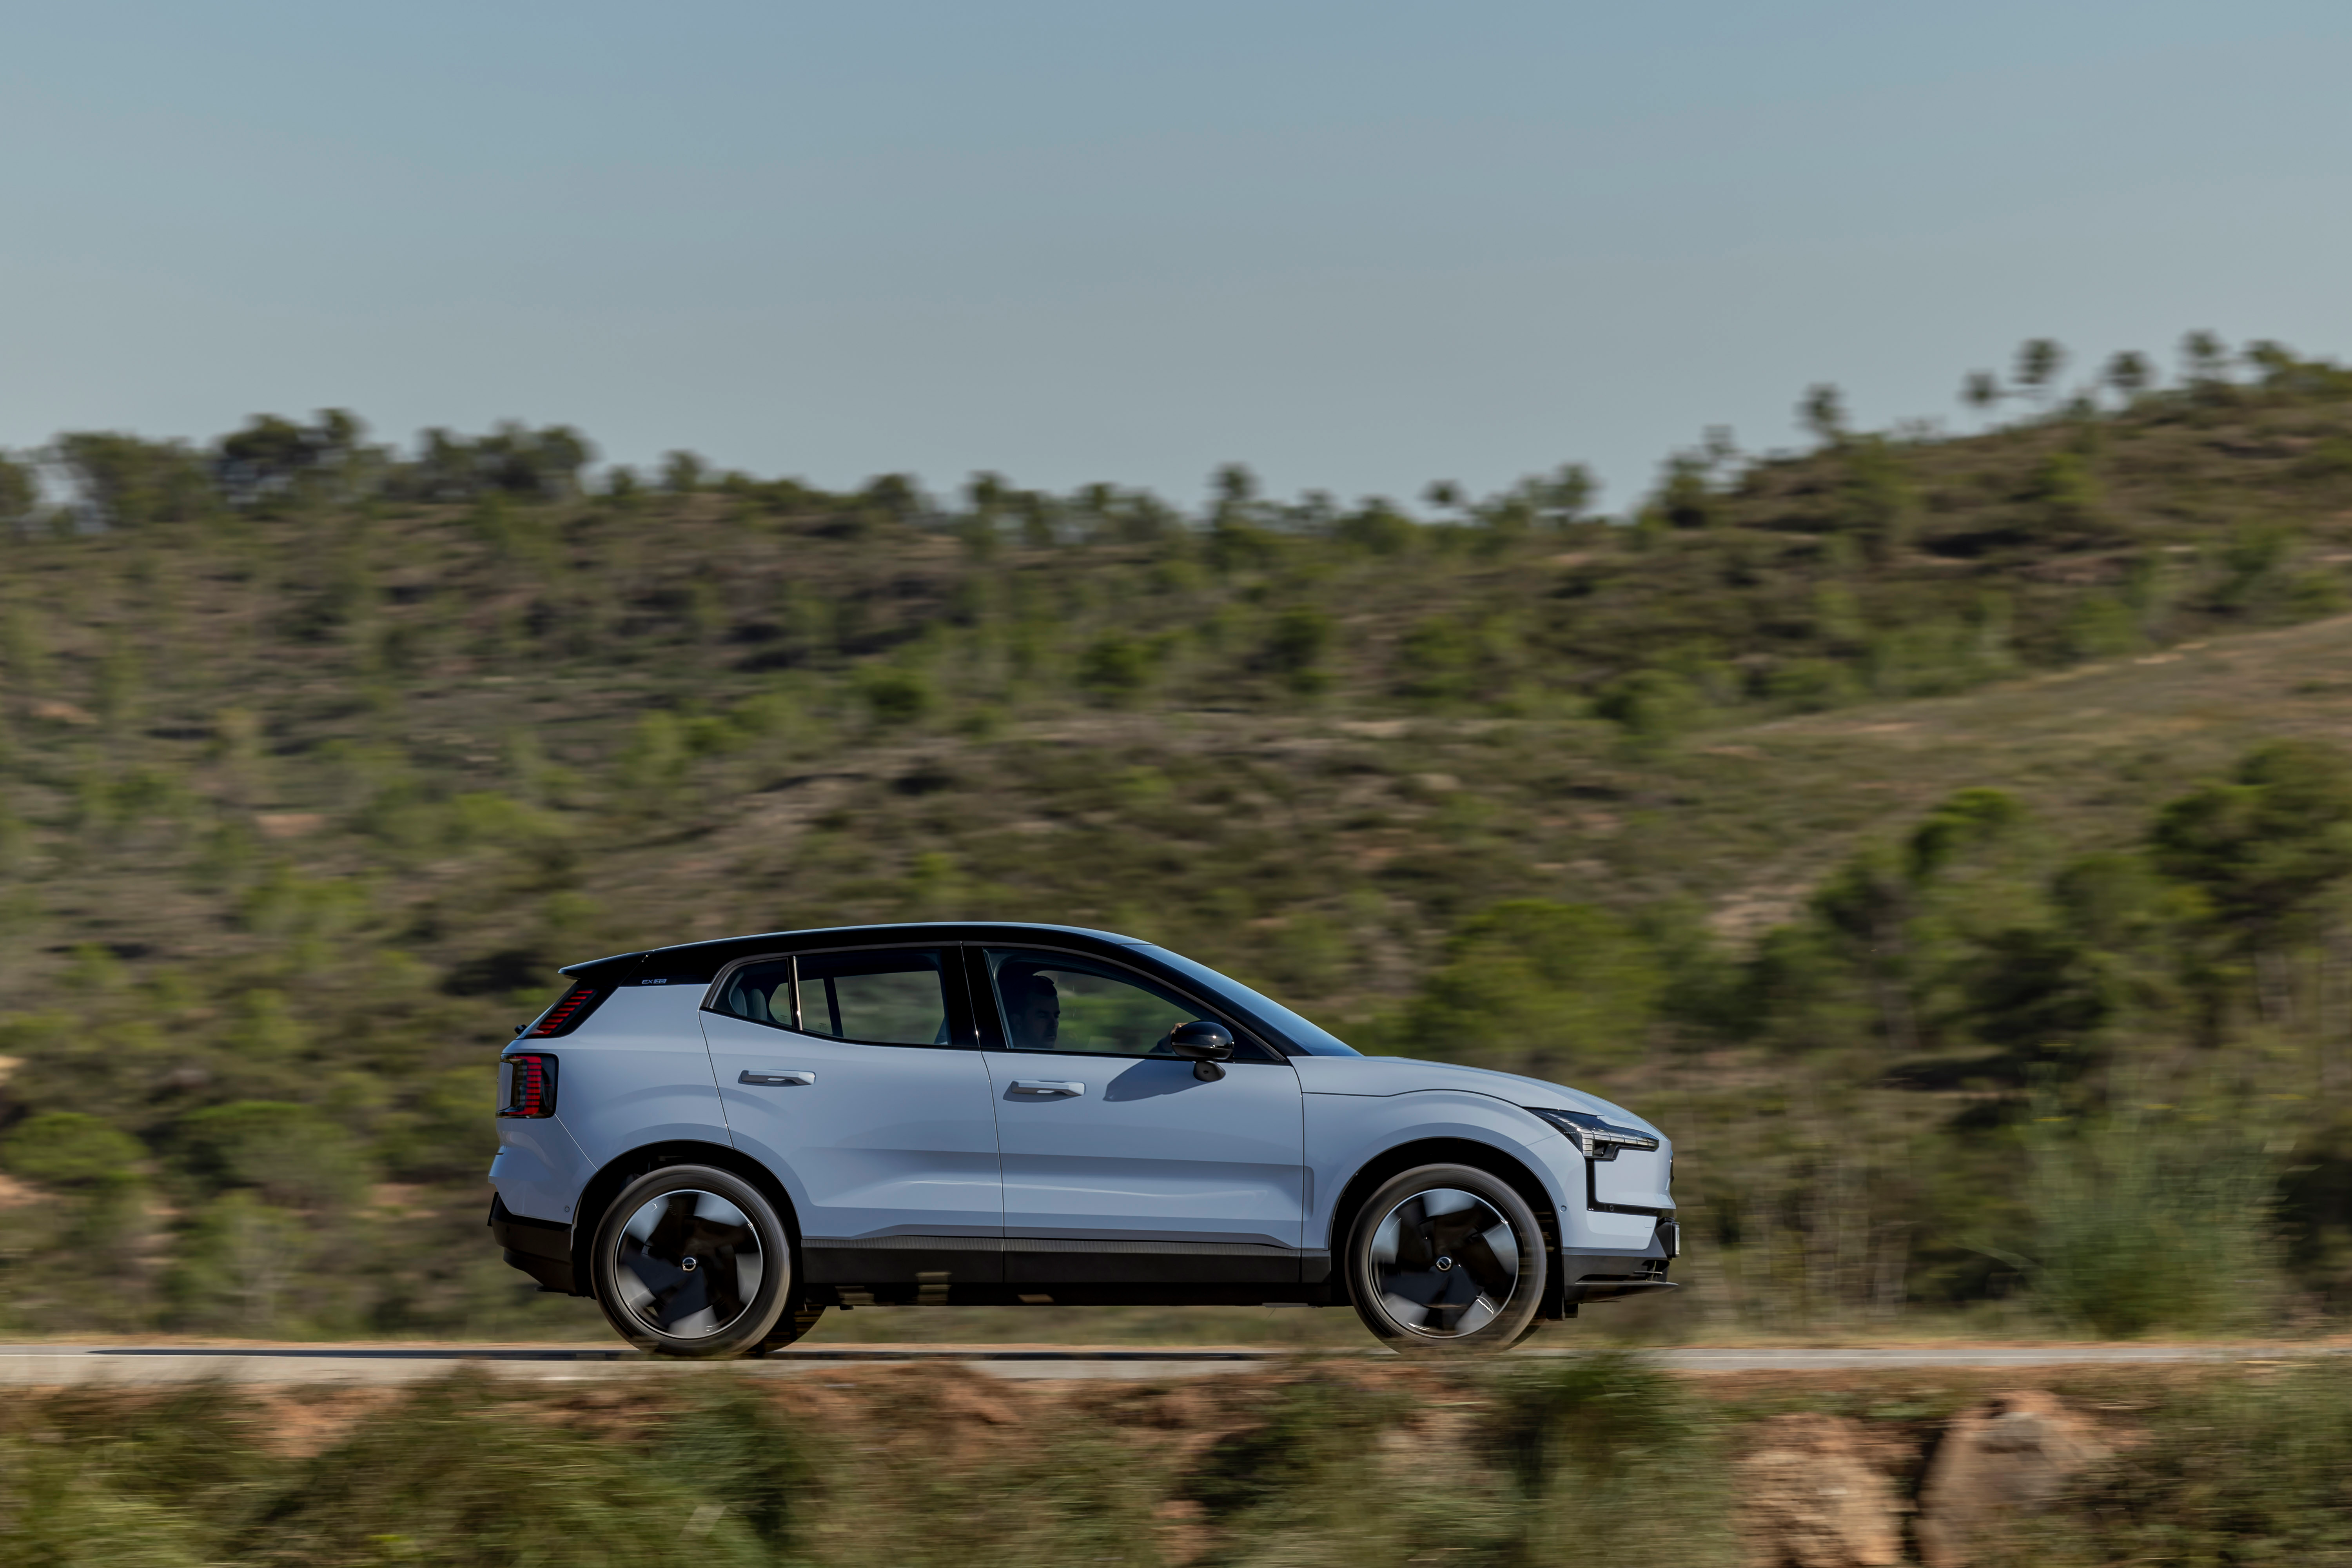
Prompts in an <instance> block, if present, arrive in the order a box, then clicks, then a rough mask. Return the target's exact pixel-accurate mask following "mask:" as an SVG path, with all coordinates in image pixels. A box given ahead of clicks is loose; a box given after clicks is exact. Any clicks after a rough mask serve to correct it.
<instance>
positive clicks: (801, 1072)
mask: <svg viewBox="0 0 2352 1568" xmlns="http://www.w3.org/2000/svg"><path fill="white" fill-rule="evenodd" d="M735 1081H736V1082H737V1083H761V1084H767V1085H769V1086H770V1087H773V1086H775V1085H777V1084H785V1083H814V1082H815V1081H816V1074H814V1073H813V1072H810V1071H808V1070H806V1069H805V1068H744V1069H743V1070H742V1071H741V1072H740V1073H739V1074H737V1075H736V1079H735Z"/></svg>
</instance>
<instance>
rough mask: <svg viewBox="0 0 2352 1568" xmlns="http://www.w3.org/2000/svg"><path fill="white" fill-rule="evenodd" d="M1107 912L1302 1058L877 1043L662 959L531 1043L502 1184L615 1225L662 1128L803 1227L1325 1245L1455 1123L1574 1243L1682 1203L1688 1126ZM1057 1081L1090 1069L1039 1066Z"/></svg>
mask: <svg viewBox="0 0 2352 1568" xmlns="http://www.w3.org/2000/svg"><path fill="white" fill-rule="evenodd" d="M975 929H977V928H975ZM990 930H992V931H997V932H1003V931H1010V930H1012V928H1007V927H993V928H990ZM1054 930H1055V928H1036V927H1031V928H1021V929H1020V933H1019V934H1020V935H1021V937H1022V938H1023V940H1024V941H1036V940H1041V937H1040V934H1039V933H1049V932H1051V931H1054ZM787 934H788V935H791V936H793V938H794V940H799V941H806V939H807V937H808V933H787ZM1084 934H1087V935H1088V936H1092V937H1094V938H1095V940H1096V941H1097V942H1122V943H1123V945H1124V946H1125V947H1126V948H1128V949H1129V950H1131V951H1133V952H1136V953H1138V954H1139V956H1150V957H1153V958H1155V959H1156V961H1157V962H1158V963H1160V966H1161V968H1162V970H1163V972H1172V973H1175V974H1177V975H1180V976H1181V977H1182V979H1183V980H1184V981H1185V982H1186V983H1188V984H1191V985H1192V987H1193V989H1195V990H1196V991H1198V992H1199V993H1201V994H1202V995H1203V996H1204V998H1205V999H1207V1000H1209V1001H1212V1002H1216V1003H1218V1004H1220V1005H1223V1006H1224V1007H1225V1008H1226V1009H1227V1010H1228V1011H1229V1012H1230V1013H1231V1014H1232V1015H1234V1016H1236V1017H1238V1018H1240V1019H1241V1020H1242V1021H1244V1023H1250V1024H1255V1025H1256V1026H1259V1027H1260V1030H1261V1032H1262V1033H1263V1032H1265V1031H1267V1030H1271V1031H1274V1032H1276V1034H1277V1035H1279V1036H1280V1037H1282V1038H1283V1039H1286V1040H1287V1041H1288V1042H1289V1049H1288V1050H1287V1051H1286V1053H1285V1058H1286V1059H1284V1060H1282V1061H1278V1062H1263V1061H1248V1060H1242V1059H1235V1060H1234V1061H1232V1062H1230V1063H1228V1064H1226V1066H1225V1070H1224V1076H1223V1078H1222V1079H1215V1080H1214V1081H1202V1080H1201V1079H1196V1078H1195V1077H1194V1076H1193V1073H1192V1066H1191V1064H1190V1063H1187V1062H1183V1061H1178V1060H1171V1059H1168V1058H1158V1057H1151V1058H1136V1057H1116V1056H1107V1055H1088V1054H1086V1053H1082V1052H1076V1051H1072V1052H1067V1053H1062V1052H1050V1051H1049V1052H1043V1053H1040V1052H1027V1051H1022V1052H1015V1051H1007V1050H1003V1049H967V1048H956V1047H900V1046H875V1045H861V1044H856V1043H850V1042H845V1041H839V1040H834V1039H829V1038H825V1037H820V1036H814V1035H807V1034H800V1033H796V1032H794V1031H793V1030H791V1029H788V1028H782V1027H779V1026H773V1025H769V1024H761V1023H754V1022H751V1021H749V1020H747V1019H743V1018H738V1017H733V1016H726V1015H722V1014H719V1013H714V1012H708V1011H705V1010H704V1009H703V1001H704V996H705V994H706V989H707V986H706V984H705V983H703V982H696V983H677V982H676V981H670V982H669V983H662V982H663V980H664V979H666V978H667V977H666V976H656V977H655V978H654V979H653V980H652V981H650V982H630V983H623V984H617V985H616V986H615V987H614V989H613V990H612V991H611V994H609V995H608V996H606V997H605V998H604V1000H603V1003H602V1005H599V1006H598V1007H596V1008H595V1009H594V1010H593V1013H591V1014H590V1015H589V1016H587V1017H586V1018H585V1019H584V1021H583V1022H582V1023H580V1024H579V1026H577V1027H576V1029H574V1030H573V1031H572V1032H570V1033H568V1034H566V1035H565V1036H563V1037H562V1038H561V1039H554V1040H548V1041H544V1042H540V1041H532V1040H518V1041H517V1042H516V1043H515V1044H514V1046H512V1047H509V1049H510V1050H521V1049H544V1050H545V1051H547V1052H548V1053H550V1054H551V1055H553V1056H555V1057H557V1058H559V1059H560V1064H561V1079H560V1094H559V1096H558V1099H557V1104H556V1110H555V1114H554V1115H553V1116H552V1117H551V1118H547V1119H544V1120H529V1121H525V1120H512V1119H506V1118H502V1119H501V1120H500V1121H499V1123H498V1129H499V1143H500V1149H499V1155H498V1158H497V1160H496V1161H495V1162H494V1163H493V1164H492V1167H491V1172H490V1180H491V1184H492V1185H493V1186H494V1187H495V1188H496V1189H497V1191H498V1193H499V1197H500V1199H501V1201H502V1202H503V1204H504V1205H505V1207H506V1208H507V1210H508V1211H509V1212H510V1213H511V1214H512V1215H517V1216H521V1217H523V1218H526V1219H530V1220H537V1221H541V1222H562V1223H565V1224H572V1225H593V1223H594V1222H595V1220H596V1219H597V1218H598V1216H597V1215H590V1214H584V1213H581V1214H576V1213H575V1212H574V1209H575V1207H576V1206H577V1205H578V1204H579V1203H580V1199H581V1194H582V1193H583V1190H584V1189H585V1188H586V1187H587V1186H588V1185H589V1184H590V1183H591V1182H592V1181H593V1179H594V1178H595V1176H596V1175H597V1173H599V1172H601V1171H603V1170H604V1169H606V1168H607V1167H609V1166H613V1165H614V1164H615V1163H616V1162H625V1161H626V1160H628V1159H629V1158H630V1157H631V1155H632V1154H633V1152H635V1151H638V1150H643V1149H646V1148H648V1147H650V1146H653V1145H656V1144H679V1143H703V1144H717V1145H721V1146H724V1147H728V1148H731V1149H733V1150H736V1151H739V1152H740V1153H741V1154H743V1155H745V1156H748V1157H749V1158H751V1160H754V1161H756V1162H758V1163H759V1164H760V1165H761V1166H763V1167H765V1168H766V1169H767V1170H768V1171H770V1172H772V1173H773V1174H774V1175H775V1177H776V1178H777V1180H778V1182H779V1183H780V1184H782V1187H783V1188H784V1190H785V1192H786V1194H787V1195H788V1196H789V1199H790V1202H791V1205H792V1206H793V1211H794V1215H795V1216H796V1218H797V1222H798V1226H799V1227H800V1231H801V1234H802V1237H803V1241H804V1242H806V1241H819V1240H823V1241H840V1242H844V1243H855V1242H858V1241H872V1240H876V1239H877V1238H890V1237H964V1238H977V1239H981V1240H982V1241H985V1242H987V1243H988V1244H990V1245H1013V1244H1017V1242H1018V1241H1019V1240H1020V1239H1022V1238H1037V1239H1059V1240H1061V1241H1063V1242H1065V1243H1066V1244H1073V1245H1077V1244H1090V1243H1103V1244H1106V1245H1108V1244H1116V1243H1119V1242H1127V1243H1164V1244H1183V1245H1189V1244H1213V1245H1218V1246H1223V1247H1234V1248H1250V1249H1255V1248H1275V1249H1281V1250H1284V1251H1286V1252H1291V1253H1296V1254H1297V1255H1299V1256H1300V1257H1301V1258H1302V1259H1313V1258H1319V1257H1321V1256H1323V1255H1324V1254H1325V1253H1326V1252H1327V1251H1328V1250H1332V1249H1336V1248H1337V1247H1339V1244H1340V1243H1341V1242H1342V1241H1343V1240H1344V1238H1343V1237H1336V1236H1334V1235H1333V1222H1334V1218H1335V1215H1336V1212H1337V1205H1339V1202H1340V1200H1341V1197H1342V1194H1344V1193H1345V1192H1346V1191H1347V1189H1348V1186H1349V1182H1350V1181H1351V1180H1352V1179H1353V1178H1354V1177H1355V1176H1356V1174H1357V1173H1359V1172H1360V1171H1362V1170H1364V1169H1365V1167H1366V1166H1367V1165H1368V1164H1370V1163H1371V1162H1373V1161H1375V1160H1378V1159H1380V1158H1381V1156H1382V1155H1383V1154H1385V1153H1387V1152H1389V1151H1391V1150H1394V1149H1397V1148H1398V1147H1400V1146H1401V1145H1403V1144H1408V1143H1415V1142H1423V1141H1429V1140H1454V1141H1466V1142H1473V1143H1478V1144H1483V1145H1486V1146H1487V1147H1490V1148H1492V1149H1495V1150H1496V1151H1498V1152H1502V1153H1504V1154H1507V1155H1509V1156H1510V1157H1511V1158H1513V1159H1514V1160H1516V1161H1517V1163H1519V1164H1521V1165H1522V1166H1524V1168H1525V1169H1526V1170H1527V1171H1528V1173H1530V1174H1531V1175H1532V1176H1533V1177H1534V1179H1535V1180H1536V1181H1537V1182H1538V1183H1539V1184H1541V1186H1542V1188H1543V1191H1544V1194H1545V1196H1546V1197H1547V1198H1548V1199H1549V1205H1550V1206H1551V1208H1552V1210H1553V1212H1554V1214H1555V1215H1556V1216H1557V1219H1558V1222H1559V1232H1560V1234H1559V1245H1560V1247H1562V1249H1563V1250H1566V1251H1571V1252H1574V1251H1594V1252H1600V1253H1631V1252H1633V1251H1635V1250H1637V1249H1640V1248H1642V1247H1644V1246H1645V1245H1652V1238H1653V1237H1654V1236H1655V1235H1657V1234H1659V1233H1658V1215H1670V1214H1671V1211H1672V1208H1673V1205H1674V1200H1673V1197H1672V1195H1671V1193H1670V1190H1669V1183H1670V1177H1671V1172H1672V1158H1673V1148H1672V1145H1671V1143H1670V1142H1667V1141H1666V1140H1665V1138H1664V1135H1663V1133H1660V1132H1659V1131H1658V1130H1657V1129H1656V1128H1654V1127H1653V1126H1652V1125H1651V1124H1650V1123H1649V1122H1647V1121H1644V1120H1643V1119H1642V1118H1641V1117H1639V1116H1636V1115H1634V1114H1633V1113H1632V1112H1630V1111H1628V1110H1624V1109H1623V1108H1622V1107H1619V1106H1616V1105H1613V1104H1611V1103H1610V1102H1608V1101H1606V1100H1601V1099H1599V1098H1597V1097H1595V1096H1593V1095H1591V1094H1587V1093H1584V1092H1581V1091H1580V1090H1576V1089H1569V1088H1566V1087H1564V1086H1561V1085H1558V1084H1551V1083H1547V1082H1544V1081H1542V1080H1540V1079H1528V1078H1521V1077H1517V1076H1514V1075H1511V1074H1507V1073H1499V1072H1492V1071H1487V1070H1486V1069H1482V1068H1470V1067H1464V1066H1459V1065H1456V1064H1453V1063H1445V1062H1433V1061H1420V1060H1413V1059H1410V1058H1395V1057H1364V1056H1359V1055H1356V1054H1354V1053H1353V1052H1352V1051H1349V1048H1348V1047H1346V1046H1344V1045H1342V1044H1340V1043H1339V1041H1337V1040H1336V1039H1334V1038H1333V1037H1330V1036H1328V1034H1325V1033H1324V1032H1323V1031H1321V1030H1320V1029H1318V1028H1316V1027H1315V1026H1312V1025H1310V1024H1307V1023H1306V1022H1305V1020H1303V1019H1299V1018H1298V1017H1297V1015H1296V1014H1292V1013H1290V1012H1289V1011H1288V1010H1287V1009H1284V1008H1281V1007H1280V1006H1279V1005H1276V1004H1274V1003H1271V1002H1270V1001H1268V1000H1267V999H1266V998H1264V997H1262V996H1259V995H1257V994H1255V993H1254V992H1248V991H1246V990H1245V989H1244V988H1242V987H1239V986H1238V985H1236V984H1234V983H1233V982H1231V981H1229V980H1226V979H1224V978H1223V976H1219V975H1216V974H1215V973H1214V972H1213V971H1211V970H1208V969H1206V968H1205V967H1203V966H1202V965H1200V964H1197V963H1193V962H1192V961H1191V960H1189V959H1181V958H1180V957H1178V956H1177V955H1174V954H1170V953H1168V952H1166V951H1165V950H1162V949H1157V948H1153V947H1151V946H1150V945H1149V944H1143V943H1135V942H1126V941H1125V940H1124V939H1118V938H1109V937H1105V936H1102V935H1101V934H1100V933H1084ZM868 940H869V941H870V940H871V938H870V937H869V938H868ZM931 940H936V939H931ZM966 940H970V939H966ZM998 940H1003V939H1002V938H999V939H998ZM692 951H693V950H691V949H665V950H660V951H659V952H656V953H654V954H650V955H647V958H646V963H648V964H653V963H654V962H655V961H656V960H659V959H662V958H664V957H665V956H666V955H667V954H671V953H690V952H692ZM698 973H699V972H698ZM747 1075H748V1079H747ZM1041 1080H1051V1081H1055V1082H1059V1083H1061V1084H1064V1085H1072V1084H1075V1085H1078V1086H1081V1087H1079V1088H1077V1089H1076V1090H1074V1091H1063V1090H1055V1091H1050V1092H1044V1091H1033V1090H1024V1089H1019V1088H1018V1087H1017V1085H1019V1084H1020V1083H1022V1082H1024V1081H1031V1082H1034V1081H1041ZM1528 1107H1542V1108H1547V1109H1552V1110H1571V1111H1582V1112H1589V1113H1592V1114H1595V1115H1599V1116H1601V1117H1603V1118H1605V1119H1607V1120H1608V1121H1612V1122H1613V1123H1616V1124H1619V1125H1621V1126H1623V1127H1628V1128H1632V1129H1635V1130H1637V1131H1642V1132H1645V1133H1648V1134H1651V1135H1653V1136H1655V1137H1657V1138H1658V1140H1659V1147H1658V1148H1657V1149H1656V1150H1655V1151H1654V1152H1641V1151H1633V1150H1627V1151H1624V1152H1620V1153H1619V1154H1618V1155H1617V1156H1616V1157H1614V1158H1613V1159H1610V1160H1607V1161H1602V1162H1594V1163H1590V1164H1588V1162H1587V1160H1586V1159H1585V1157H1584V1155H1583V1154H1582V1153H1581V1152H1580V1151H1579V1149H1578V1148H1577V1146H1576V1145H1575V1144H1573V1143H1571V1142H1570V1141H1569V1140H1568V1139H1567V1138H1564V1137H1563V1136H1561V1134H1560V1133H1559V1131H1556V1130H1555V1129H1554V1128H1553V1127H1552V1125H1551V1124H1549V1123H1548V1122H1546V1121H1543V1120H1542V1119H1541V1118H1539V1117H1538V1116H1536V1115H1534V1114H1533V1113H1532V1112H1531V1111H1530V1110H1528V1109H1526V1108H1528ZM1596 1203H1597V1204H1598V1205H1614V1206H1615V1207H1618V1208H1634V1209H1643V1210H1648V1211H1651V1212H1650V1213H1646V1214H1643V1213H1633V1214H1628V1213H1619V1212H1611V1208H1610V1207H1606V1206H1595V1205H1596ZM1000 1237H1002V1238H1008V1239H1007V1241H1006V1242H1004V1243H997V1242H995V1241H994V1239H993V1238H1000ZM1276 1294H1278V1292H1276Z"/></svg>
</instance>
